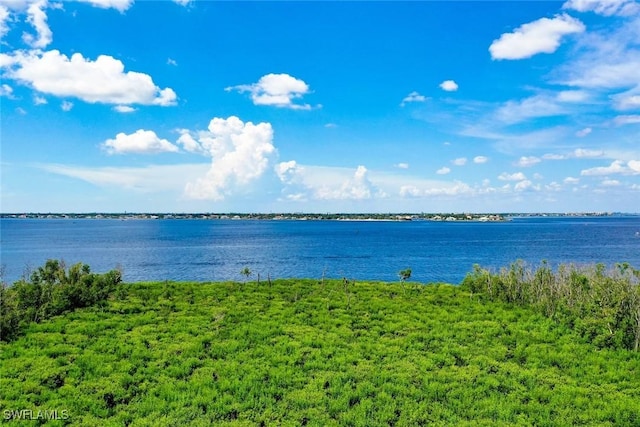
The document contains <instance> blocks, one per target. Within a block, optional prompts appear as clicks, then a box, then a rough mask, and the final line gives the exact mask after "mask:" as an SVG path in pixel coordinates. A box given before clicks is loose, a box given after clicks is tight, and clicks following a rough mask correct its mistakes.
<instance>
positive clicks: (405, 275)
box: [398, 268, 411, 282]
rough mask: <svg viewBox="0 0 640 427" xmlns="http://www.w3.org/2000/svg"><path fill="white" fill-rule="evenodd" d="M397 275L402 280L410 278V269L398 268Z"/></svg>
mask: <svg viewBox="0 0 640 427" xmlns="http://www.w3.org/2000/svg"><path fill="white" fill-rule="evenodd" d="M398 276H399V277H400V280H401V281H402V282H404V281H407V280H409V279H410V278H411V269H410V268H406V269H404V270H400V271H399V272H398Z"/></svg>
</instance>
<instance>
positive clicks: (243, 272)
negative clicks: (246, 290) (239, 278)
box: [240, 267, 252, 281]
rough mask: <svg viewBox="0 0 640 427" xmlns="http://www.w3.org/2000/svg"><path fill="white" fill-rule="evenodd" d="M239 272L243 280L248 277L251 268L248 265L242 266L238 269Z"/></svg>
mask: <svg viewBox="0 0 640 427" xmlns="http://www.w3.org/2000/svg"><path fill="white" fill-rule="evenodd" d="M240 274H242V275H243V276H244V277H245V281H246V280H247V279H248V278H249V276H251V274H252V273H251V269H250V268H249V267H244V268H243V269H242V270H240Z"/></svg>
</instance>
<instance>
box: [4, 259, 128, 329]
mask: <svg viewBox="0 0 640 427" xmlns="http://www.w3.org/2000/svg"><path fill="white" fill-rule="evenodd" d="M121 280H122V274H121V273H120V271H118V270H111V271H109V272H107V273H104V274H96V273H92V272H91V269H90V268H89V266H88V265H86V264H82V263H78V264H74V265H72V266H71V267H69V268H68V269H67V268H66V266H65V263H64V262H63V261H58V260H48V261H47V262H46V263H45V265H44V266H42V267H38V269H37V270H36V271H34V272H33V273H32V274H31V277H30V279H29V280H26V279H22V280H19V281H17V282H16V283H14V285H13V286H11V287H7V286H6V285H5V284H4V283H2V286H1V287H0V340H2V341H10V340H12V339H14V338H16V337H17V336H19V335H20V333H21V332H22V331H24V329H25V328H26V327H27V326H28V325H29V323H31V322H41V321H43V320H45V319H48V318H50V317H52V316H56V315H59V314H62V313H65V312H68V311H72V310H74V309H76V308H80V307H89V306H93V305H99V304H103V303H104V302H106V300H107V298H108V297H109V295H111V293H113V291H114V290H115V289H116V287H117V285H118V284H119V283H120V282H121Z"/></svg>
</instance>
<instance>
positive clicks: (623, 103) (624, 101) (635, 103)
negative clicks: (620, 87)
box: [611, 85, 640, 111]
mask: <svg viewBox="0 0 640 427" xmlns="http://www.w3.org/2000/svg"><path fill="white" fill-rule="evenodd" d="M611 98H612V99H613V101H614V106H615V108H616V109H618V110H622V111H625V110H636V109H640V85H638V86H637V87H635V88H634V89H631V90H629V91H627V92H622V93H619V94H616V95H613V96H612V97H611Z"/></svg>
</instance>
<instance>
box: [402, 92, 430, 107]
mask: <svg viewBox="0 0 640 427" xmlns="http://www.w3.org/2000/svg"><path fill="white" fill-rule="evenodd" d="M427 99H428V98H427V97H426V96H424V95H420V94H419V93H418V92H416V91H413V92H411V93H410V94H409V95H407V96H405V97H404V98H403V99H402V102H401V103H400V106H401V107H404V106H405V105H406V104H408V103H409V102H425V101H426V100H427Z"/></svg>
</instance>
